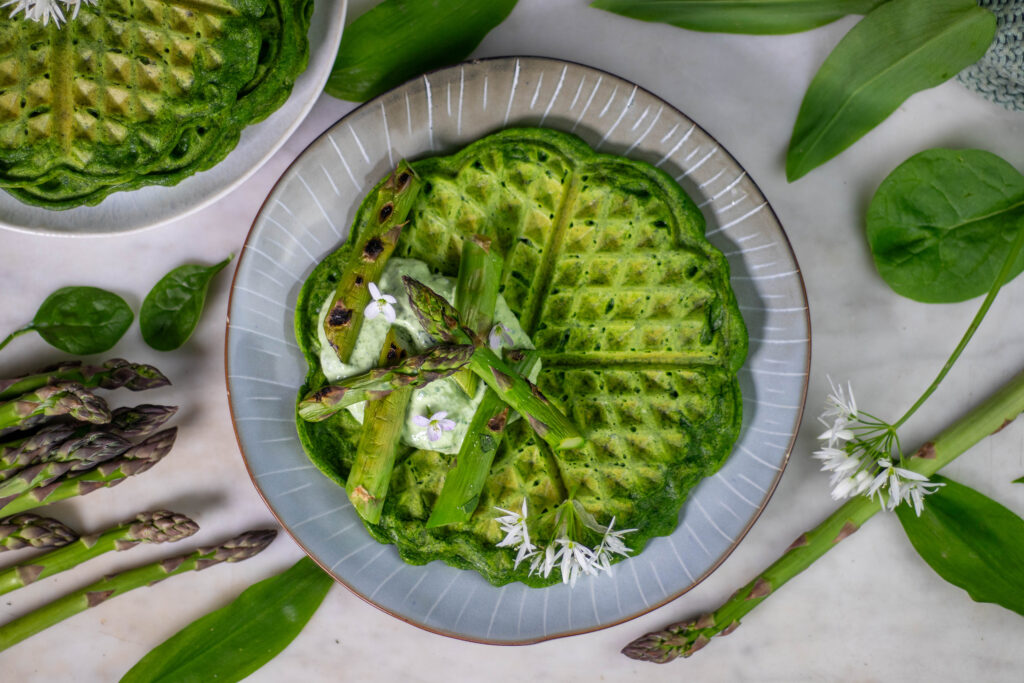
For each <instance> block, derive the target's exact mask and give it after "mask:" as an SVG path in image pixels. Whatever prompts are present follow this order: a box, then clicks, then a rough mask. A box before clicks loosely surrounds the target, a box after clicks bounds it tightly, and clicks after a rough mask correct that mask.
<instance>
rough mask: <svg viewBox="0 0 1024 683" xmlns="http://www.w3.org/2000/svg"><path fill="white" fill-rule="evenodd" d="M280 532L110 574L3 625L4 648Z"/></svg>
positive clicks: (241, 554)
mask: <svg viewBox="0 0 1024 683" xmlns="http://www.w3.org/2000/svg"><path fill="white" fill-rule="evenodd" d="M276 534H277V532H276V531H273V530H269V531H249V532H246V533H244V534H242V535H241V536H238V537H236V538H233V539H231V540H230V541H227V542H226V543H224V544H223V545H220V546H217V547H215V548H199V549H198V550H196V551H195V552H192V553H190V554H188V555H183V556H181V557H174V558H170V559H167V560H163V561H161V562H154V563H152V564H147V565H145V566H143V567H138V568H136V569H129V570H127V571H123V572H121V573H119V574H113V575H111V576H106V577H104V578H102V579H100V580H99V581H97V582H96V583H93V584H90V585H88V586H86V587H84V588H80V589H79V590H76V591H74V592H72V593H69V594H67V595H65V596H64V597H62V598H58V599H57V600H54V601H53V602H51V603H49V604H47V605H44V606H42V607H40V608H39V609H37V610H36V611H34V612H29V613H28V614H26V615H25V616H23V617H20V618H18V619H15V620H14V621H11V622H9V623H6V624H4V625H3V626H0V650H6V649H7V648H9V647H11V646H12V645H16V644H17V643H20V642H21V641H23V640H24V639H25V638H28V637H29V636H32V635H35V634H36V633H39V632H40V631H42V630H43V629H45V628H49V627H50V626H53V625H54V624H57V623H59V622H61V621H63V620H64V619H67V618H68V617H72V616H74V615H76V614H78V613H79V612H84V611H85V610H87V609H89V608H90V607H95V606H96V605H99V604H101V603H103V602H105V601H107V600H109V599H110V598H112V597H116V596H118V595H121V594H122V593H127V592H128V591H130V590H134V589H135V588H141V587H143V586H148V585H151V584H154V583H156V582H157V581H162V580H163V579H166V578H168V577H171V576H176V575H177V574H184V573H185V572H190V571H199V570H201V569H205V568H207V567H209V566H211V565H214V564H219V563H221V562H241V561H242V560H245V559H248V558H250V557H252V556H253V555H255V554H257V553H259V552H260V551H262V550H263V549H264V548H266V547H267V546H268V545H269V544H270V542H271V541H272V540H274V536H275V535H276Z"/></svg>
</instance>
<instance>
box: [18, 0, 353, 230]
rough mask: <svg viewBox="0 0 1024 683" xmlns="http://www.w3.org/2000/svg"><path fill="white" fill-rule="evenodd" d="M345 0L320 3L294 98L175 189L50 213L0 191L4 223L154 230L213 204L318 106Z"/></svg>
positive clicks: (139, 192) (39, 227)
mask: <svg viewBox="0 0 1024 683" xmlns="http://www.w3.org/2000/svg"><path fill="white" fill-rule="evenodd" d="M347 6H348V0H316V2H315V3H314V5H313V17H312V20H311V22H310V27H309V66H307V67H306V70H305V71H304V72H303V73H302V74H301V75H300V76H299V78H298V79H297V80H296V81H295V86H294V87H293V88H292V92H291V95H289V97H288V100H287V101H286V102H285V103H284V104H283V105H281V107H280V108H279V109H278V110H277V111H275V112H274V113H273V114H271V115H270V116H268V117H267V118H266V119H264V120H263V121H261V122H260V123H257V124H255V125H252V126H248V127H246V128H245V129H244V130H243V131H242V136H241V139H240V140H239V142H238V145H237V146H236V147H235V149H233V150H232V151H231V152H230V153H229V154H228V155H227V156H226V157H225V158H224V160H223V161H221V162H220V163H219V164H217V165H216V166H214V167H213V168H211V169H209V170H208V171H203V172H201V173H197V174H195V175H192V176H190V177H188V178H185V179H184V180H183V181H181V182H180V183H178V184H177V185H173V186H170V187H162V186H150V187H144V188H142V189H139V190H134V191H131V192H115V193H114V194H112V195H110V196H109V197H107V198H106V199H105V200H104V201H102V202H101V203H100V204H98V205H97V206H82V207H78V208H74V209H68V210H66V211H52V210H49V209H43V208H39V207H36V206H29V205H28V204H22V203H21V202H19V201H18V200H17V199H15V198H14V197H12V196H11V195H9V194H7V193H6V192H3V191H2V190H0V226H2V227H6V228H12V229H15V230H21V231H25V232H35V233H55V234H61V235H101V234H108V233H118V232H127V231H130V230H138V229H142V228H147V227H153V226H156V225H160V224H163V223H167V222H169V221H172V220H175V219H178V218H182V217H183V216H186V215H188V214H190V213H192V212H194V211H198V210H199V209H202V208H203V207H205V206H208V205H209V204H212V203H213V202H215V201H216V200H218V199H220V198H221V197H222V196H224V195H225V194H227V193H228V192H230V191H231V190H233V189H234V188H236V187H237V186H238V185H240V184H241V183H242V182H244V181H245V180H246V179H248V178H249V176H251V175H252V174H253V173H255V172H256V171H257V170H258V169H259V168H260V167H261V166H262V165H263V164H264V163H265V162H266V161H267V159H269V158H270V157H271V156H273V155H274V152H276V151H277V150H278V149H279V148H280V147H281V145H283V144H284V143H285V141H286V140H287V139H288V137H289V136H290V135H291V134H292V133H293V132H294V131H295V129H296V128H298V126H299V124H300V123H302V120H303V119H304V118H306V114H308V113H309V110H310V109H312V108H313V104H314V103H315V102H316V99H317V97H319V96H320V93H321V92H322V91H323V88H324V84H325V83H326V82H327V77H328V76H330V73H331V67H332V66H333V64H334V57H335V55H336V54H337V52H338V44H339V43H340V42H341V32H342V28H343V27H344V25H345V12H346V9H347Z"/></svg>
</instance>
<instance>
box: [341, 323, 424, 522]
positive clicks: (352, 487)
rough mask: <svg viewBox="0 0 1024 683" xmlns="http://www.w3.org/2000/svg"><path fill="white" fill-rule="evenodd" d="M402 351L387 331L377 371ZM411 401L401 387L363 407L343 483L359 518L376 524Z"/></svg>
mask: <svg viewBox="0 0 1024 683" xmlns="http://www.w3.org/2000/svg"><path fill="white" fill-rule="evenodd" d="M405 354H406V350H405V348H403V346H402V344H401V342H400V341H399V340H398V338H397V336H396V335H395V328H393V327H392V328H391V329H390V330H388V334H387V337H385V339H384V345H383V347H382V348H381V351H380V362H379V363H378V365H379V366H380V367H387V366H392V365H395V364H397V363H399V362H401V361H402V359H403V358H404V357H405ZM410 398H412V389H411V388H410V387H402V388H400V389H396V390H395V391H392V392H391V393H389V394H388V395H386V396H382V397H381V398H378V399H376V400H374V401H370V402H369V403H367V404H366V412H365V413H364V415H363V431H362V433H361V434H360V435H359V443H358V444H357V445H356V457H355V461H354V462H353V463H352V469H351V470H350V471H349V473H348V481H346V482H345V491H347V492H348V498H349V500H351V501H352V506H353V507H354V508H355V509H356V512H358V513H359V516H360V517H362V518H363V519H365V520H366V521H368V522H370V523H372V524H376V523H377V522H379V521H380V514H381V510H383V509H384V497H385V496H386V495H387V492H388V485H389V484H390V483H391V471H392V469H394V466H395V456H396V455H397V453H398V440H399V436H400V435H401V433H402V426H403V425H404V424H405V410H406V408H407V407H408V406H409V399H410Z"/></svg>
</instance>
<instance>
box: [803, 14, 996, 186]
mask: <svg viewBox="0 0 1024 683" xmlns="http://www.w3.org/2000/svg"><path fill="white" fill-rule="evenodd" d="M995 30H996V19H995V15H993V14H992V13H991V12H989V11H988V10H985V9H982V8H981V7H979V6H978V3H977V1H976V0H890V1H889V2H886V3H884V4H882V5H879V6H878V7H876V8H875V9H874V10H872V11H871V12H869V13H868V15H867V16H866V17H864V18H863V19H862V20H861V21H860V22H858V23H857V24H856V25H855V26H854V27H853V28H852V29H850V32H849V33H847V34H846V35H845V36H844V37H843V39H842V40H841V41H839V44H838V45H836V48H835V49H834V50H833V51H832V53H831V54H830V55H829V56H828V57H827V58H826V59H825V62H824V63H823V64H822V65H821V68H820V69H819V70H818V73H817V74H816V75H815V76H814V79H813V80H812V81H811V84H810V86H809V87H808V88H807V93H806V94H805V95H804V100H803V103H802V104H801V105H800V112H799V114H797V119H796V124H795V125H794V127H793V137H792V139H791V140H790V143H789V152H788V154H787V155H786V177H787V178H788V179H789V180H790V181H794V180H796V179H797V178H800V177H802V176H803V175H805V174H806V173H808V172H809V171H811V170H812V169H814V168H817V167H818V166H820V165H821V164H823V163H825V162H826V161H828V160H829V159H831V158H832V157H834V156H836V155H837V154H839V153H840V152H842V151H843V150H845V149H846V148H847V147H849V146H850V145H852V144H853V143H854V142H856V141H857V140H859V139H860V138H861V137H862V136H863V135H864V134H865V133H867V132H868V131H869V130H871V129H872V128H874V127H875V126H877V125H878V124H879V123H881V122H882V121H884V120H885V119H886V117H888V116H889V114H891V113H892V112H893V111H895V110H896V108H897V107H899V106H900V104H902V103H903V101H904V100H906V99H907V98H908V97H910V96H911V95H913V94H914V93H916V92H918V91H920V90H925V89H927V88H931V87H934V86H936V85H939V84H940V83H942V82H944V81H947V80H949V79H950V78H952V77H953V76H955V75H956V74H957V73H958V72H959V71H960V70H961V69H964V68H965V67H968V66H970V65H971V64H973V63H974V62H976V61H978V60H979V59H981V57H982V55H984V54H985V50H986V49H987V48H988V46H989V44H990V43H991V42H992V38H993V37H994V36H995Z"/></svg>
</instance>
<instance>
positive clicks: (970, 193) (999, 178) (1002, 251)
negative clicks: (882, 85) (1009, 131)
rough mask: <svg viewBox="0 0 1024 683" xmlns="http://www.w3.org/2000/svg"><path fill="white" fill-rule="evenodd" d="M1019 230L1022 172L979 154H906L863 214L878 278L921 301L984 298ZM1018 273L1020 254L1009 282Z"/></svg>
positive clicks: (1023, 211) (1023, 264)
mask: <svg viewBox="0 0 1024 683" xmlns="http://www.w3.org/2000/svg"><path fill="white" fill-rule="evenodd" d="M1019 230H1024V175H1022V174H1021V173H1020V172H1018V171H1017V170H1016V169H1015V168H1014V167H1013V166H1011V165H1010V164H1008V163H1007V162H1006V161H1004V160H1002V159H1001V158H999V157H998V156H996V155H995V154H992V153H991V152H985V151H983V150H976V149H975V150H950V149H931V150H927V151H925V152H921V153H920V154H916V155H914V156H912V157H910V158H909V159H907V160H906V161H905V162H903V163H902V164H900V165H899V166H898V167H896V169H895V170H894V171H893V172H892V173H890V174H889V175H888V177H886V179H885V180H883V181H882V184H881V185H880V186H879V188H878V190H877V191H876V192H875V196H874V197H873V198H872V199H871V205H870V206H869V207H868V213H867V238H868V244H869V246H870V247H871V253H872V255H873V257H874V259H875V266H876V267H877V268H878V272H879V274H880V275H881V276H882V279H884V280H885V281H886V282H887V283H888V284H889V286H890V287H892V288H893V290H895V291H896V292H897V293H898V294H901V295H903V296H905V297H908V298H910V299H914V300H915V301H922V302H926V303H948V302H954V301H964V300H966V299H970V298H972V297H975V296H978V295H980V294H984V293H986V292H987V291H988V290H989V288H990V287H991V286H992V283H993V281H994V280H995V277H996V275H997V274H998V273H999V270H1000V268H1002V266H1003V262H1004V261H1005V260H1006V259H1007V250H1008V249H1009V247H1010V245H1011V244H1012V242H1013V239H1014V237H1015V236H1016V234H1017V231H1019ZM1022 270H1024V254H1022V255H1021V256H1019V257H1018V259H1017V262H1016V263H1015V264H1014V266H1013V268H1012V270H1011V271H1010V276H1009V278H1008V280H1007V281H1009V280H1011V279H1013V278H1014V277H1016V276H1017V275H1018V274H1020V272H1021V271H1022Z"/></svg>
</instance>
